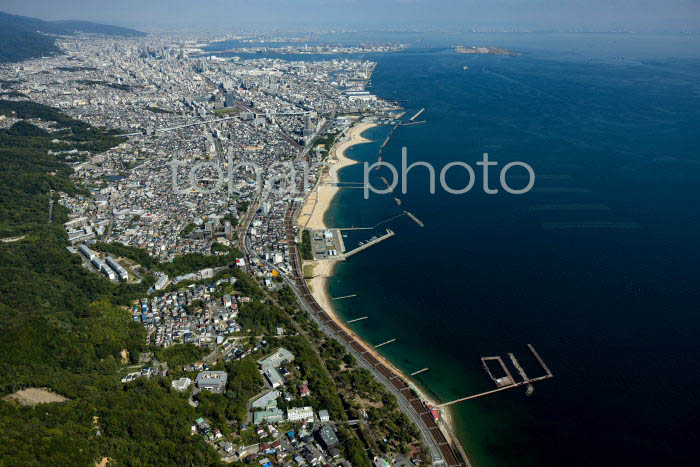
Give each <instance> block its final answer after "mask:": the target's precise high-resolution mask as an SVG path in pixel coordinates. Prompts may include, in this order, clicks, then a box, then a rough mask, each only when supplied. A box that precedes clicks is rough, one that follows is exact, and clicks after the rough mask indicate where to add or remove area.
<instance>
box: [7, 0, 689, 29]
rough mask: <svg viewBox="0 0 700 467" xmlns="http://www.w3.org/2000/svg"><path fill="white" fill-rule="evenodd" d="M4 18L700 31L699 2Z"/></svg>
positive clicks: (246, 6)
mask: <svg viewBox="0 0 700 467" xmlns="http://www.w3.org/2000/svg"><path fill="white" fill-rule="evenodd" d="M0 11H6V12H8V13H15V14H20V15H25V16H33V17H38V18H42V19H85V20H92V21H100V22H105V23H111V24H118V25H124V26H135V27H139V28H141V29H143V30H147V31H155V30H160V29H164V28H165V29H172V30H178V29H180V30H184V29H187V30H217V31H222V30H229V31H231V30H236V29H240V28H247V29H257V28H266V29H272V28H280V29H285V30H308V29H311V28H313V29H320V28H323V29H330V28H367V29H379V28H394V29H396V28H401V27H405V28H411V29H415V28H420V27H423V28H445V27H450V28H478V29H482V30H489V29H495V30H503V29H556V30H598V31H599V30H619V29H625V30H637V31H639V30H643V31H648V30H675V31H678V30H683V31H699V30H700V0H479V1H477V0H0Z"/></svg>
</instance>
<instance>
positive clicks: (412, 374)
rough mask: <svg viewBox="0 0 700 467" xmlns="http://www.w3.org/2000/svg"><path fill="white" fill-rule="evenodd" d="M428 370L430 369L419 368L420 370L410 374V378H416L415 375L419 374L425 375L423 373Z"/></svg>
mask: <svg viewBox="0 0 700 467" xmlns="http://www.w3.org/2000/svg"><path fill="white" fill-rule="evenodd" d="M429 369H430V368H421V369H420V370H418V371H414V372H413V373H411V376H416V375H419V374H421V373H425V372H426V371H428V370H429Z"/></svg>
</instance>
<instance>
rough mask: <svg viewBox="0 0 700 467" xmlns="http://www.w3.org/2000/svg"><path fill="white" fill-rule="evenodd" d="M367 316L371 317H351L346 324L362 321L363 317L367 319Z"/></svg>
mask: <svg viewBox="0 0 700 467" xmlns="http://www.w3.org/2000/svg"><path fill="white" fill-rule="evenodd" d="M367 318H369V316H362V317H360V318H355V319H351V320H350V321H348V322H347V323H346V324H350V323H355V322H357V321H362V320H363V319H367Z"/></svg>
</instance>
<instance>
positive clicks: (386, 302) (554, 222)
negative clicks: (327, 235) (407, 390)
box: [244, 33, 700, 467]
mask: <svg viewBox="0 0 700 467" xmlns="http://www.w3.org/2000/svg"><path fill="white" fill-rule="evenodd" d="M352 37H355V38H356V40H357V41H361V40H365V41H366V40H367V37H366V35H364V36H352ZM358 37H359V38H358ZM370 39H371V40H375V41H383V40H386V41H388V40H393V41H395V42H404V43H410V44H411V46H410V47H408V48H407V49H405V50H403V51H401V52H398V53H387V54H366V55H364V56H363V58H365V59H371V60H374V61H376V62H377V67H376V69H375V71H374V73H373V76H372V79H371V87H370V88H368V90H369V91H371V92H372V93H374V94H376V95H377V96H379V97H382V98H386V99H391V100H400V101H401V104H402V105H403V106H404V107H405V108H406V113H407V116H406V117H404V120H406V119H407V117H410V116H412V115H413V114H415V113H416V112H417V111H418V110H420V109H422V108H424V109H425V110H424V112H423V113H422V114H421V115H420V116H419V117H418V118H416V120H425V123H421V124H417V125H411V126H399V127H398V128H397V129H396V130H395V131H394V133H393V134H392V136H391V139H390V140H389V143H388V144H387V145H386V146H385V147H384V148H382V154H381V155H382V160H383V161H385V162H388V163H391V164H393V165H394V166H395V167H397V169H398V170H399V172H400V170H401V152H402V148H406V153H407V158H408V163H409V164H410V163H412V162H418V161H423V162H428V163H430V164H432V166H433V167H434V170H435V178H436V190H435V193H434V194H431V193H430V189H429V188H430V173H429V171H428V169H426V168H425V167H415V168H413V169H412V170H411V171H410V172H409V174H408V176H407V180H406V182H407V183H406V184H405V186H402V184H401V180H399V184H398V186H397V187H396V189H395V190H394V192H393V193H389V194H374V193H370V194H369V197H368V198H367V199H365V196H364V192H363V190H361V189H356V188H355V189H353V188H343V189H341V190H340V191H339V193H338V195H336V197H335V198H334V200H333V202H332V204H331V207H330V209H329V210H328V212H327V213H326V219H325V220H326V223H327V224H328V225H331V226H334V227H339V228H350V227H373V229H370V230H347V231H344V235H345V238H344V240H345V243H346V247H347V248H348V249H350V248H353V247H354V246H357V245H359V244H360V242H366V241H368V240H369V239H370V238H371V237H372V236H378V235H381V234H382V233H384V232H385V231H386V229H387V228H389V229H391V230H392V231H394V232H395V236H394V237H392V238H390V239H388V240H386V241H383V242H381V243H379V244H377V245H375V246H372V247H371V248H368V249H367V250H365V251H363V252H361V253H359V254H357V255H355V256H352V257H351V258H349V259H348V260H347V261H344V262H341V263H339V265H338V266H337V268H336V271H335V275H334V276H333V277H332V278H331V279H330V281H329V284H328V287H329V292H330V294H331V296H335V297H337V296H346V295H352V294H356V297H353V298H349V299H344V300H338V301H336V302H335V303H336V304H337V312H338V313H339V315H340V316H341V317H342V318H343V319H345V320H351V319H354V318H358V317H362V316H367V317H368V318H367V319H365V320H361V321H357V322H354V323H352V324H350V325H349V326H350V327H351V328H352V329H353V330H354V331H355V332H356V333H357V334H358V335H360V336H361V337H362V338H363V339H365V340H366V341H367V342H368V343H370V344H373V345H376V344H379V343H382V342H386V341H388V340H391V339H395V341H393V342H392V343H390V344H387V345H384V346H382V347H380V348H379V349H378V350H379V351H380V352H381V353H382V354H383V355H384V356H386V357H387V358H388V359H389V360H390V361H391V362H392V363H393V364H394V365H396V366H397V367H399V368H400V369H401V370H403V371H404V372H405V373H407V374H410V373H413V372H415V371H417V370H420V369H422V368H429V370H428V371H425V372H423V373H420V374H419V375H417V376H415V377H414V378H413V379H414V382H415V384H417V385H419V386H420V387H421V388H422V389H423V390H425V391H426V392H427V393H429V394H430V395H431V396H432V397H433V398H435V399H436V400H438V401H440V402H448V401H451V400H455V399H459V398H462V397H465V396H469V395H473V394H477V393H481V392H485V391H489V390H491V389H495V388H496V386H495V383H494V381H492V380H491V378H489V375H488V374H487V373H486V371H485V370H484V368H483V366H482V361H481V357H488V356H500V357H502V358H503V360H504V362H506V364H507V365H508V366H509V368H510V371H511V372H512V374H513V375H514V376H515V378H516V379H520V376H519V375H518V373H517V372H516V371H515V369H514V368H513V366H512V364H511V361H510V358H509V356H508V355H509V353H512V354H513V355H514V356H515V357H516V358H517V360H518V361H519V362H520V364H521V365H522V367H523V369H524V371H525V372H526V373H527V375H528V376H529V377H531V378H533V377H537V376H541V375H543V374H545V372H544V369H543V368H542V367H541V366H540V365H539V364H538V362H537V361H536V360H535V359H534V358H533V355H532V353H531V352H530V351H529V349H528V347H527V344H532V345H533V346H534V347H535V348H536V350H537V352H538V353H539V354H540V356H541V357H542V359H543V360H544V362H545V363H546V364H547V366H548V367H549V369H550V370H551V372H552V373H553V375H554V377H553V378H550V379H546V380H543V381H539V382H537V383H535V384H534V392H533V393H532V394H531V395H527V394H526V392H525V387H523V386H521V387H517V388H512V389H508V390H505V391H501V392H498V393H494V394H491V395H487V396H484V397H480V398H476V399H472V400H468V401H464V402H460V403H457V404H454V405H452V406H450V410H451V411H452V415H453V419H454V421H455V430H456V433H457V435H458V437H459V439H460V441H461V443H462V445H463V447H464V449H465V450H466V452H467V453H468V455H469V458H470V461H471V462H472V464H473V465H475V466H484V467H487V466H488V467H490V466H605V465H637V466H646V465H664V466H665V465H668V466H672V465H673V466H684V465H698V459H700V455H698V452H697V446H698V443H699V442H700V434H698V433H699V430H698V426H700V400H699V399H698V396H697V393H698V387H699V386H700V339H698V335H699V331H700V275H699V274H698V266H699V264H700V246H699V244H698V241H699V240H700V36H698V35H671V34H657V35H651V34H649V35H644V34H623V33H619V34H573V33H571V34H555V33H508V34H496V33H493V34H476V33H453V34H439V35H438V34H427V33H426V34H398V33H394V34H393V35H392V34H391V33H376V35H375V36H373V37H371V38H370ZM332 40H335V41H338V42H344V43H347V42H348V41H349V40H350V36H344V37H334V38H333V39H332ZM454 45H465V46H472V45H480V46H498V47H504V48H507V49H510V50H513V51H516V52H519V53H520V55H518V56H503V55H465V54H457V53H455V52H454V50H453V46H454ZM256 56H258V55H256ZM279 57H280V58H288V59H304V60H323V59H327V58H328V57H327V56H323V55H319V56H303V57H297V56H279ZM244 58H245V57H244ZM340 58H342V57H340ZM465 66H466V67H468V69H466V70H465V69H464V67H465ZM391 128H392V127H391V125H382V126H379V127H376V128H372V129H370V130H368V131H366V132H365V134H364V136H366V137H367V138H369V139H371V140H372V142H370V143H365V144H361V145H357V146H354V147H352V148H351V149H349V150H348V151H347V152H346V155H348V156H349V157H350V158H353V159H356V160H357V161H358V162H360V163H359V164H356V165H353V166H349V167H347V168H344V169H342V170H341V171H340V178H341V180H342V181H347V182H362V181H363V180H364V170H365V168H364V166H363V163H365V162H367V163H369V164H371V163H373V162H376V161H377V155H378V152H379V150H380V146H381V144H382V142H383V141H384V139H385V137H386V135H388V134H389V132H390V131H391ZM483 153H488V156H489V159H490V160H491V161H495V162H497V163H498V165H495V166H490V167H489V176H488V178H487V180H486V183H487V184H488V186H489V188H491V189H498V193H496V194H487V193H485V191H484V188H483V184H484V179H485V177H484V172H483V167H482V166H479V165H477V164H476V162H477V161H480V160H482V157H483V156H482V155H483ZM452 162H462V163H466V164H468V165H469V166H470V167H471V168H472V169H473V171H474V185H473V187H472V189H471V190H470V191H468V192H466V193H464V194H450V193H447V192H446V191H445V190H444V189H443V188H442V187H441V183H440V172H441V170H442V169H443V168H444V167H445V166H446V165H447V164H449V163H452ZM509 162H524V163H526V164H528V165H529V166H531V167H532V169H533V171H534V173H535V182H534V186H533V187H532V189H531V190H530V191H529V192H527V193H524V194H511V193H508V192H506V190H505V189H504V188H503V187H502V185H501V181H500V174H501V172H500V171H501V169H502V168H503V166H504V165H505V164H507V163H509ZM380 176H383V177H386V178H388V179H389V181H391V173H390V172H389V171H388V170H387V169H386V168H380V169H379V170H372V171H370V172H369V174H368V177H369V180H370V181H371V182H372V183H373V186H375V187H377V188H378V189H379V188H383V187H384V186H385V185H384V184H383V182H382V181H381V180H380V178H379V177H380ZM504 178H505V182H506V184H507V186H509V187H511V188H512V189H520V188H523V187H525V186H526V185H527V183H528V180H529V175H528V172H527V171H526V170H525V169H524V168H523V167H522V166H515V167H512V168H511V169H509V170H508V171H507V172H506V173H504ZM445 180H446V182H447V183H448V184H449V186H450V187H452V188H453V189H459V188H462V187H464V186H466V185H467V184H468V182H469V174H468V171H467V170H466V169H465V168H463V166H462V167H452V168H450V169H449V171H447V172H446V175H445ZM404 188H405V190H404ZM404 191H405V192H404ZM397 199H398V200H399V201H400V207H399V205H398V204H399V201H397ZM404 211H409V212H411V213H412V214H413V215H414V216H415V217H416V218H418V219H420V221H422V223H423V224H424V227H421V226H419V225H418V224H417V223H416V222H415V221H414V220H412V219H411V218H410V217H408V216H407V215H405V214H404Z"/></svg>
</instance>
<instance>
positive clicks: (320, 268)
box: [296, 122, 469, 465]
mask: <svg viewBox="0 0 700 467" xmlns="http://www.w3.org/2000/svg"><path fill="white" fill-rule="evenodd" d="M376 126H378V124H376V123H368V122H356V123H354V124H353V126H352V127H351V129H350V134H349V138H347V139H345V140H344V141H342V142H340V143H339V144H338V143H336V144H335V145H334V146H333V147H332V148H331V149H330V151H329V153H330V154H331V157H332V159H330V162H331V163H332V165H331V166H330V169H329V171H328V173H325V172H324V173H323V174H322V175H321V176H320V177H319V181H318V183H317V185H316V189H315V190H314V191H313V192H312V193H310V194H309V196H308V197H307V199H306V201H305V202H304V206H303V207H302V210H301V212H300V214H299V217H298V218H297V220H296V223H297V225H298V226H299V227H301V228H309V229H327V228H329V226H327V225H326V224H325V222H324V219H323V218H324V216H325V214H326V211H327V210H328V209H329V207H330V203H331V201H332V200H333V198H334V197H335V195H336V194H337V193H338V191H339V190H340V188H339V187H338V186H332V185H330V184H329V183H335V182H338V181H340V180H339V177H338V172H339V171H340V169H342V168H344V167H347V166H350V165H353V164H358V163H359V162H358V161H356V160H353V159H350V158H348V157H346V156H345V151H346V150H347V149H348V148H350V147H352V146H355V145H357V144H362V143H367V142H370V141H371V140H369V139H367V138H365V137H363V136H362V133H363V132H364V131H366V130H368V129H370V128H374V127H376ZM334 160H335V162H333V161H334ZM338 261H339V260H337V259H330V260H313V261H308V260H307V261H304V265H311V266H312V267H313V278H312V279H310V280H306V282H307V284H308V286H309V289H310V290H311V294H312V295H313V297H314V299H315V300H316V302H318V304H319V305H320V306H321V307H322V308H323V309H324V311H326V313H327V314H328V315H329V316H330V317H331V319H332V320H333V321H334V322H335V323H336V324H337V325H338V326H340V328H341V329H343V330H344V331H345V332H347V333H348V334H349V335H350V336H352V337H353V338H354V339H355V340H356V341H357V342H358V343H359V344H360V345H361V346H362V347H363V348H364V349H365V350H366V351H367V352H368V353H369V354H371V355H372V356H373V357H374V358H376V359H377V360H378V361H380V362H382V363H383V364H384V365H385V366H386V367H387V368H388V369H389V370H390V371H391V372H392V373H394V374H395V375H397V376H399V377H400V378H402V379H403V380H404V381H406V383H407V384H408V385H409V386H410V387H411V389H413V390H414V391H415V392H416V394H418V397H419V398H421V399H422V400H424V401H425V402H427V403H428V404H430V405H432V406H433V407H437V405H438V402H436V401H435V400H434V399H432V398H431V397H429V396H428V395H427V394H426V392H425V391H424V390H423V389H421V388H420V387H419V386H418V384H417V383H416V382H415V381H413V380H412V379H411V378H410V377H409V376H408V375H406V374H405V373H404V372H403V371H401V370H400V369H398V368H397V367H396V366H394V365H393V364H392V363H391V362H390V361H389V360H388V359H387V358H386V357H384V356H383V355H381V354H380V353H379V352H378V351H377V350H376V349H375V348H374V347H372V346H371V345H369V344H368V343H367V342H365V340H364V339H362V338H361V337H360V336H358V335H357V334H356V333H355V332H354V331H353V330H352V329H350V328H349V327H348V326H347V324H346V323H345V322H344V321H343V320H342V319H341V318H340V316H339V315H338V314H337V312H336V309H335V307H334V306H333V304H332V300H331V297H330V294H329V293H328V279H329V278H330V277H332V276H333V274H334V271H335V266H336V264H337V263H338ZM437 410H438V412H439V414H440V416H439V419H438V421H437V425H438V427H440V431H442V433H443V435H444V436H445V438H446V439H447V440H449V442H450V444H452V445H453V447H455V449H457V450H458V451H459V453H460V455H461V456H462V457H463V458H464V461H465V462H466V463H467V465H469V460H468V457H467V455H466V453H465V451H464V448H463V447H462V445H461V443H460V442H459V439H458V438H457V436H456V435H455V434H454V427H455V425H454V420H453V417H452V412H451V410H450V409H449V408H446V409H437Z"/></svg>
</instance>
